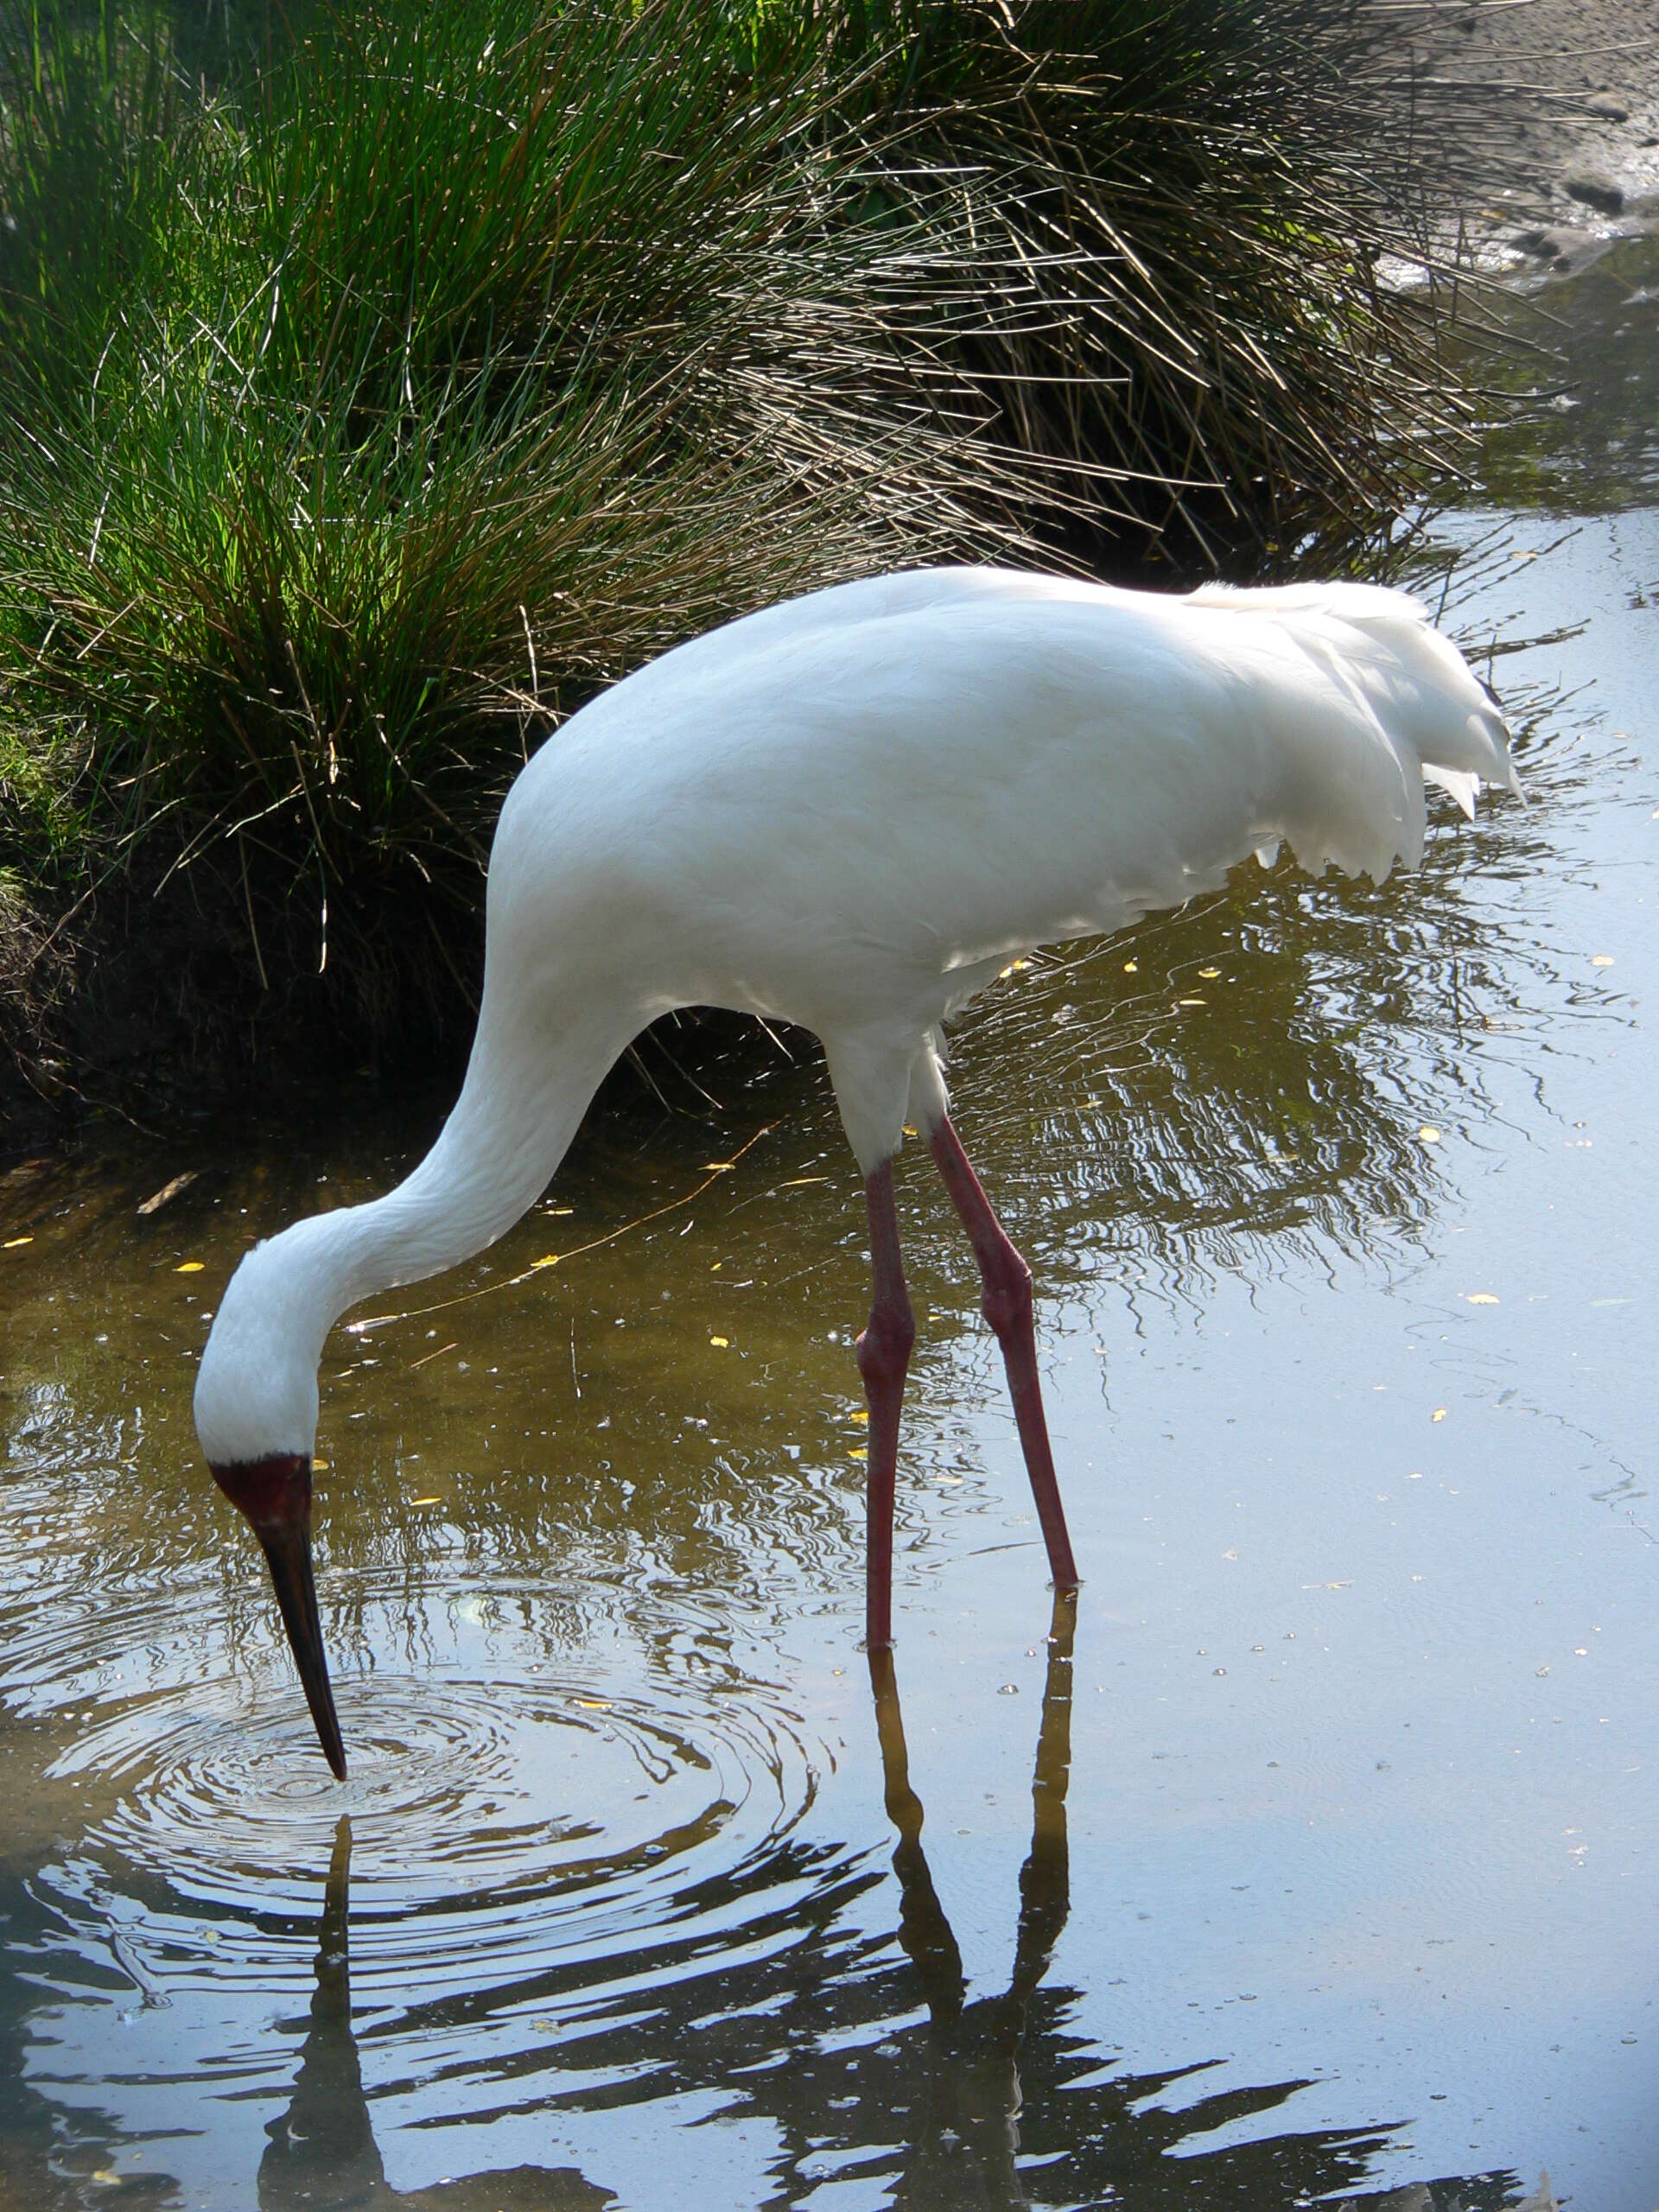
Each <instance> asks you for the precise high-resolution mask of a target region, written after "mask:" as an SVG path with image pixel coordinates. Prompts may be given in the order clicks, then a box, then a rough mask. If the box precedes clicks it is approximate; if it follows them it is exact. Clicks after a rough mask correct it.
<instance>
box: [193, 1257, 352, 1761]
mask: <svg viewBox="0 0 1659 2212" xmlns="http://www.w3.org/2000/svg"><path fill="white" fill-rule="evenodd" d="M282 1242H283V1240H282V1239H281V1238H278V1239H276V1240H274V1241H273V1243H269V1244H261V1245H257V1246H256V1248H255V1249H254V1250H253V1251H251V1252H250V1253H249V1254H248V1255H247V1257H246V1258H245V1260H244V1261H243V1262H242V1264H241V1266H240V1267H239V1268H238V1269H237V1272H236V1274H234V1275H233V1276H232V1279H231V1282H230V1285H229V1287H228V1288H227V1289H226V1293H225V1297H224V1300H223V1302H222V1303H221V1305H220V1306H219V1312H218V1313H217V1314H216V1315H215V1316H214V1319H213V1330H212V1332H211V1333H210V1335H209V1336H208V1338H207V1346H206V1348H205V1349H204V1351H203V1352H202V1355H201V1365H200V1369H199V1370H198V1371H197V1375H196V1397H195V1415H196V1434H197V1436H198V1437H199V1438H200V1442H201V1448H202V1451H203V1452H204V1453H205V1454H206V1456H207V1465H208V1466H209V1467H210V1468H211V1469H212V1471H213V1480H214V1481H215V1482H216V1483H217V1484H219V1488H220V1490H222V1491H224V1493H225V1495H226V1497H228V1498H229V1499H230V1501H231V1503H232V1505H234V1506H236V1507H237V1508H238V1510H240V1511H241V1512H242V1513H244V1514H245V1516H247V1519H248V1521H249V1522H250V1524H251V1527H252V1529H253V1533H254V1535H256V1536H257V1538H258V1539H259V1544H260V1548H261V1549H262V1550H263V1551H264V1554H265V1559H266V1561H267V1563H268V1564H269V1566H270V1579H271V1582H272V1584H273V1586H275V1589H276V1592H277V1605H278V1606H279V1607H280V1609H281V1611H282V1616H283V1627H284V1628H285V1629H286V1630H287V1631H288V1641H289V1649H291V1650H292V1652H293V1654H294V1663H295V1665H296V1667H297V1668H298V1669H299V1675H300V1682H301V1686H302V1688H303V1689H304V1691H305V1701H306V1703H307V1704H308V1706H309V1707H310V1708H311V1718H312V1719H313V1720H314V1721H315V1723H316V1730H317V1736H318V1739H319V1740H320V1742H321V1745H322V1750H323V1756H324V1758H327V1762H328V1764H329V1765H330V1767H331V1768H332V1769H333V1770H334V1775H335V1777H336V1778H337V1779H338V1780H340V1781H341V1782H343V1781H344V1780H345V1779H346V1751H345V1746H344V1745H343V1744H342V1743H341V1741H340V1722H339V1720H338V1719H336V1717H335V1714H334V1692H333V1690H332V1689H331V1688H329V1685H328V1662H327V1657H326V1656H325V1654H324V1651H323V1645H322V1624H321V1619H320V1618H319V1617H318V1613H317V1592H316V1585H315V1580H314V1579H313V1575H312V1571H311V1459H312V1452H313V1449H314V1447H315V1440H316V1433H317V1357H318V1354H319V1353H320V1352H321V1338H320V1337H319V1338H317V1341H316V1343H315V1346H314V1345H312V1344H311V1343H310V1339H311V1337H312V1335H313V1333H314V1329H313V1326H312V1325H310V1324H309V1320H308V1316H307V1315H306V1314H305V1313H304V1311H303V1309H302V1307H301V1306H299V1305H298V1304H297V1303H296V1300H295V1298H294V1297H293V1295H292V1280H291V1277H290V1275H289V1273H288V1271H287V1270H286V1269H284V1268H283V1267H282V1266H281V1264H280V1262H279V1260H278V1255H277V1246H278V1245H280V1244H281V1243H282ZM324 1326H325V1328H326V1326H327V1323H326V1322H325V1323H324Z"/></svg>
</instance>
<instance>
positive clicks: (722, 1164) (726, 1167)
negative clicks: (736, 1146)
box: [702, 1160, 737, 1175]
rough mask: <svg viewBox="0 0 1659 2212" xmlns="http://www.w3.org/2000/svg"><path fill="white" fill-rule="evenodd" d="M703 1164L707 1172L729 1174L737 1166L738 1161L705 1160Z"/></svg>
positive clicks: (710, 1173)
mask: <svg viewBox="0 0 1659 2212" xmlns="http://www.w3.org/2000/svg"><path fill="white" fill-rule="evenodd" d="M702 1165H703V1171H704V1173H706V1174H709V1175H727V1174H729V1173H731V1171H732V1169H733V1168H734V1167H735V1166H736V1165H737V1162H736V1161H735V1160H704V1161H703V1163H702Z"/></svg>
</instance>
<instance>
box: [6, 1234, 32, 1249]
mask: <svg viewBox="0 0 1659 2212" xmlns="http://www.w3.org/2000/svg"><path fill="white" fill-rule="evenodd" d="M34 1242H35V1239H34V1238H33V1237H32V1236H8V1237H7V1239H6V1242H5V1247H4V1249H6V1250H7V1251H8V1252H15V1251H16V1249H17V1247H18V1246H19V1245H20V1244H32V1243H34Z"/></svg>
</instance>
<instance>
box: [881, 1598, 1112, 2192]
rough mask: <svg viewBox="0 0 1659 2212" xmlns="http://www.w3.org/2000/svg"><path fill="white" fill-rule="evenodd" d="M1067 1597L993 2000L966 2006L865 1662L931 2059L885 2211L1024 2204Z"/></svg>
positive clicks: (1055, 1915)
mask: <svg viewBox="0 0 1659 2212" xmlns="http://www.w3.org/2000/svg"><path fill="white" fill-rule="evenodd" d="M1076 1624H1077V1592H1075V1591H1064V1592H1058V1593H1057V1595H1056V1597H1055V1599H1054V1618H1053V1620H1052V1624H1051V1626H1050V1629H1049V1636H1048V1673H1047V1676H1046V1680H1045V1681H1044V1684H1043V1712H1042V1721H1041V1725H1040V1726H1039V1730H1038V1734H1037V1761H1036V1767H1035V1770H1034V1772H1033V1776H1032V1782H1031V1797H1032V1827H1031V1850H1030V1852H1029V1853H1028V1854H1027V1859H1026V1863H1025V1866H1024V1867H1023V1869H1022V1870H1021V1872H1020V1926H1019V1931H1018V1934H1017V1936H1016V1937H1015V1940H1014V1973H1013V1975H1012V1977H1011V1978H1010V1980H1009V1983H1008V1986H1007V1990H1006V1991H1005V1992H1004V1993H1002V1994H1001V1996H998V1997H982V1998H979V1999H976V2001H975V2002H974V2003H973V2004H971V2005H970V2004H969V2003H968V2001H967V1981H966V1978H965V1976H964V1975H963V1968H962V1954H961V1952H960V1951H959V1950H958V1948H957V1939H956V1937H955V1936H953V1935H952V1934H951V1932H950V1921H949V1920H948V1919H947V1918H946V1917H945V1913H944V1906H943V1905H942V1904H940V1903H939V1897H938V1891H937V1890H936V1889H935V1888H934V1886H933V1877H932V1875H931V1872H929V1869H928V1864H927V1858H926V1854H925V1853H924V1851H923V1849H922V1802H921V1800H920V1798H919V1797H918V1796H917V1795H916V1792H915V1791H914V1790H913V1789H912V1788H911V1785H910V1763H909V1758H908V1755H907V1754H906V1749H905V1724H904V1716H903V1714H902V1713H900V1711H899V1685H898V1680H897V1677H896V1675H894V1672H893V1654H892V1652H891V1651H873V1652H872V1653H871V1654H870V1686H871V1688H872V1689H873V1690H874V1693H875V1719H876V1727H877V1730H878V1732H879V1734H880V1742H881V1770H882V1776H883V1779H884V1781H885V1783H886V1788H887V1815H888V1817H889V1818H890V1819H891V1821H893V1826H894V1827H896V1828H897V1829H898V1831H899V1843H898V1847H897V1849H896V1850H895V1851H894V1853H893V1872H895V1873H896V1874H897V1875H898V1877H899V1942H900V1944H901V1945H902V1946H903V1948H904V1950H905V1952H906V1955H907V1956H908V1958H909V1959H910V1961H911V1962H912V1965H913V1966H914V1967H915V1968H916V1971H917V1974H918V1976H919V1978H920V1980H921V1984H922V1988H923V1991H924V1993H925V1997H926V2000H927V2009H928V2016H929V2039H930V2042H931V2064H930V2066H929V2069H928V2073H927V2078H926V2082H925V2088H924V2091H923V2094H922V2095H921V2097H920V2098H919V2099H918V2103H917V2107H916V2108H915V2109H914V2110H913V2112H912V2114H911V2115H910V2124H911V2141H910V2145H909V2147H908V2150H907V2153H906V2160H905V2170H904V2174H903V2177H902V2178H901V2179H900V2180H899V2183H898V2186H897V2189H896V2190H895V2194H894V2198H893V2202H895V2204H899V2205H906V2204H908V2205H914V2206H922V2205H925V2206H929V2207H933V2206H938V2205H943V2204H951V2205H960V2206H963V2207H964V2208H966V2207H969V2206H979V2205H983V2206H987V2207H990V2206H996V2207H1012V2206H1023V2205H1025V2204H1026V2203H1027V2201H1028V2200H1027V2196H1026V2192H1025V2190H1024V2189H1023V2187H1022V2186H1021V2183H1020V2176H1019V2172H1018V2170H1017V2167H1016V2164H1015V2156H1016V2153H1017V2152H1018V2150H1019V2147H1020V2069H1019V2060H1020V2043H1021V2040H1022V2039H1023V2037H1024V2035H1025V2031H1026V2018H1027V2012H1028V2010H1029V2008H1030V2005H1031V1999H1032V1995H1033V1992H1034V1991H1035V1989H1036V1987H1037V1985H1038V1983H1039V1981H1041V1980H1042V1978H1043V1976H1044V1974H1046V1972H1047V1970H1048V1962H1049V1960H1050V1959H1051V1958H1052V1955H1053V1951H1054V1945H1055V1943H1056V1942H1057V1941H1058V1937H1059V1933H1060V1930H1061V1929H1062V1928H1064V1927H1065V1916H1066V1912H1067V1910H1068V1907H1069V1904H1070V1901H1071V1878H1070V1864H1069V1860H1068V1857H1067V1851H1066V1838H1065V1786H1066V1783H1067V1780H1068V1779H1069V1777H1070V1774H1071V1642H1072V1635H1073V1631H1074V1630H1075V1628H1076Z"/></svg>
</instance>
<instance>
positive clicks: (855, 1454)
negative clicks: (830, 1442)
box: [847, 1444, 870, 1459]
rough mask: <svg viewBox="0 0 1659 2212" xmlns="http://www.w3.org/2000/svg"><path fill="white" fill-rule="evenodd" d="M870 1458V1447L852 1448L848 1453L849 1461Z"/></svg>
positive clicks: (858, 1445) (854, 1446) (856, 1446)
mask: <svg viewBox="0 0 1659 2212" xmlns="http://www.w3.org/2000/svg"><path fill="white" fill-rule="evenodd" d="M869 1456H870V1454H869V1450H868V1446H865V1445H862V1444H855V1445H853V1446H850V1447H849V1451H848V1453H847V1457H848V1458H849V1459H868V1458H869Z"/></svg>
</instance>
